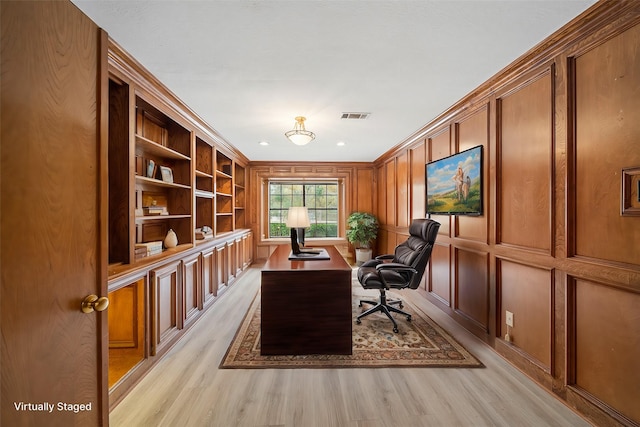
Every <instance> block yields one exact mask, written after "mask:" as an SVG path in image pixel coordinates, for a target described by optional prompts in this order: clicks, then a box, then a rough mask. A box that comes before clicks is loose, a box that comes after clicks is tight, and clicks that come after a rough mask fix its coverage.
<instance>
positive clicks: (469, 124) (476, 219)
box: [455, 107, 489, 243]
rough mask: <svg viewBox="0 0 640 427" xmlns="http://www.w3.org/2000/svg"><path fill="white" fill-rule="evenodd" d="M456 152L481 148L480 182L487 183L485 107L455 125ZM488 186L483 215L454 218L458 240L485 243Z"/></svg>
mask: <svg viewBox="0 0 640 427" xmlns="http://www.w3.org/2000/svg"><path fill="white" fill-rule="evenodd" d="M457 138H458V152H461V151H464V150H468V149H469V148H473V147H477V146H478V145H481V146H482V151H483V177H482V182H483V183H486V182H488V180H487V177H488V176H489V174H488V172H487V169H488V168H487V165H488V164H489V162H488V155H489V150H488V147H489V114H488V110H487V108H486V107H484V108H481V109H479V110H478V111H475V112H474V113H473V114H472V115H470V116H468V117H465V118H464V119H463V120H461V121H460V122H459V123H458V124H457ZM488 188H489V187H488V186H487V185H486V184H485V185H484V191H483V192H482V198H483V201H482V207H483V212H484V213H483V215H481V216H465V215H457V216H456V217H455V224H456V233H455V236H456V237H458V238H463V239H469V240H477V241H480V242H485V243H486V242H487V238H488V233H487V225H488V223H489V220H488V218H489V213H488V209H489V203H487V201H488V200H489V197H488V193H489V192H488V191H487V190H488Z"/></svg>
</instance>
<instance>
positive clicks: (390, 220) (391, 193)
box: [382, 160, 397, 226]
mask: <svg viewBox="0 0 640 427" xmlns="http://www.w3.org/2000/svg"><path fill="white" fill-rule="evenodd" d="M385 183H386V189H387V191H386V195H385V200H384V201H383V203H384V204H383V205H382V206H385V208H386V210H387V215H386V220H387V221H386V223H387V224H388V225H393V226H395V225H396V224H397V219H396V206H397V201H396V162H395V160H392V161H390V162H387V164H386V165H385Z"/></svg>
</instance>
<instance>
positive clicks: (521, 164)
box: [498, 72, 553, 252]
mask: <svg viewBox="0 0 640 427" xmlns="http://www.w3.org/2000/svg"><path fill="white" fill-rule="evenodd" d="M552 90H553V88H552V80H551V74H550V73H548V72H547V73H545V74H544V75H543V76H541V77H540V78H538V79H536V80H535V81H533V82H527V84H525V85H523V86H521V87H518V88H517V89H516V90H514V91H512V92H511V93H508V94H506V95H504V96H502V97H501V98H500V99H499V100H498V105H499V108H498V114H499V118H498V120H499V123H500V138H499V142H498V147H499V152H500V164H499V168H500V169H499V170H500V173H499V175H500V177H501V178H500V182H499V183H498V185H499V190H498V191H499V193H498V198H499V206H500V207H499V209H500V217H499V223H498V235H499V239H498V241H499V242H501V243H505V244H509V245H514V246H520V247H524V248H531V249H537V250H542V251H545V252H549V251H550V250H551V247H552V246H551V242H552V235H551V230H552V229H551V218H552V214H553V207H552V204H551V201H552V188H553V181H552V157H551V153H552V150H553V134H552V131H553V127H552V115H553V104H552V99H553V98H552V95H553V92H552Z"/></svg>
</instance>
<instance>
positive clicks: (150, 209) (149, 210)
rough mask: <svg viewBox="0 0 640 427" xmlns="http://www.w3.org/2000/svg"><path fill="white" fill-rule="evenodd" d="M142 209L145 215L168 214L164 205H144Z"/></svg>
mask: <svg viewBox="0 0 640 427" xmlns="http://www.w3.org/2000/svg"><path fill="white" fill-rule="evenodd" d="M142 210H143V212H144V214H145V215H169V211H167V207H166V206H145V207H143V208H142Z"/></svg>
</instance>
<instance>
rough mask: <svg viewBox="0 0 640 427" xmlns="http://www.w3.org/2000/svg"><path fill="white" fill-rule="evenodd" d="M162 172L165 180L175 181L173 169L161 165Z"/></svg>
mask: <svg viewBox="0 0 640 427" xmlns="http://www.w3.org/2000/svg"><path fill="white" fill-rule="evenodd" d="M160 174H161V175H162V180H163V181H164V182H173V171H172V170H171V168H168V167H166V166H160Z"/></svg>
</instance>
